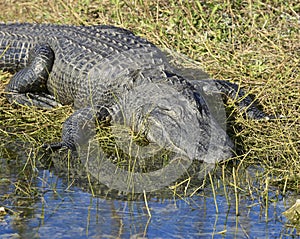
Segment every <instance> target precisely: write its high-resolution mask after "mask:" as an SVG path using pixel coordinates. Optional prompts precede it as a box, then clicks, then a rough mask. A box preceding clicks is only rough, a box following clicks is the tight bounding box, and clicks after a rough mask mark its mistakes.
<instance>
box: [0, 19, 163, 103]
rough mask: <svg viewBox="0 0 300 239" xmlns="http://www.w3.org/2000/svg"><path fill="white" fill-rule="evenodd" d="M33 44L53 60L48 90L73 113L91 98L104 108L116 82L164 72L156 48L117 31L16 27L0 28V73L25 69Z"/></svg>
mask: <svg viewBox="0 0 300 239" xmlns="http://www.w3.org/2000/svg"><path fill="white" fill-rule="evenodd" d="M38 44H48V45H49V46H50V48H51V49H52V50H53V52H54V56H55V59H54V64H53V66H52V71H51V73H50V76H49V79H48V81H47V89H48V90H49V92H50V93H51V94H52V95H55V97H56V99H57V100H58V101H59V102H61V103H63V104H70V103H73V104H74V106H75V108H80V107H83V106H84V105H88V104H90V103H89V101H90V100H91V98H92V100H93V101H94V102H93V103H95V101H96V102H97V104H102V105H103V104H109V102H111V98H110V97H107V92H108V91H110V92H115V93H116V92H120V91H122V90H123V88H122V87H123V84H120V83H121V82H120V78H121V77H122V79H125V80H126V79H129V78H132V77H126V76H128V75H130V74H132V72H134V71H137V70H143V69H145V68H152V69H163V68H165V67H166V60H165V59H164V55H163V54H162V52H161V51H160V50H159V49H158V48H157V47H155V46H154V45H153V44H151V43H150V42H148V41H146V40H144V39H142V38H140V37H138V36H135V35H134V34H133V33H132V32H130V31H128V30H125V29H122V28H117V27H113V26H66V25H49V24H42V25H35V24H30V23H20V24H0V52H2V53H1V57H0V68H1V69H4V70H9V71H11V72H17V71H18V70H20V69H22V68H24V67H26V66H27V65H28V64H29V63H30V59H29V58H30V57H29V55H30V51H31V49H33V48H34V47H35V46H36V45H38ZM120 93H122V92H120ZM110 95H111V94H110Z"/></svg>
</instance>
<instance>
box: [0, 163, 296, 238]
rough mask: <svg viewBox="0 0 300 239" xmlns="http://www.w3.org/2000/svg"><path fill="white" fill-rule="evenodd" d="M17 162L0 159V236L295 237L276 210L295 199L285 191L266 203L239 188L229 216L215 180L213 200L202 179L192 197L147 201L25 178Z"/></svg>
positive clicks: (49, 177)
mask: <svg viewBox="0 0 300 239" xmlns="http://www.w3.org/2000/svg"><path fill="white" fill-rule="evenodd" d="M22 161H23V160H18V158H17V159H9V158H2V159H1V169H0V207H5V208H6V211H7V212H8V213H7V214H6V215H1V216H0V238H290V237H297V236H296V231H295V230H294V229H293V228H292V227H289V226H288V223H287V220H286V218H285V217H284V216H283V215H282V212H283V211H285V210H286V209H287V208H288V207H290V206H291V205H292V204H293V203H294V202H295V200H296V199H295V198H294V197H292V196H291V195H287V196H285V197H282V196H280V195H278V194H277V193H276V189H274V190H273V191H272V190H270V191H269V201H268V202H265V201H263V200H262V199H261V198H260V196H259V193H257V192H254V191H253V194H252V195H247V194H245V195H243V193H239V196H238V197H239V205H238V210H239V216H236V197H235V196H236V194H235V193H234V189H233V188H232V187H229V186H226V187H225V188H224V186H223V185H222V183H220V181H218V179H217V178H215V179H214V180H215V182H214V189H215V190H216V191H215V195H217V196H216V198H215V199H214V193H213V191H212V187H211V185H210V184H208V185H207V186H206V187H205V188H204V189H203V190H200V191H199V192H197V193H196V194H195V195H194V196H192V197H187V198H184V197H183V198H179V197H169V198H167V199H166V198H165V199H164V198H159V197H152V198H148V199H147V203H148V205H147V204H146V202H145V200H144V199H143V197H141V199H137V200H121V199H112V198H111V197H107V196H96V197H94V196H92V193H91V192H90V191H87V190H85V189H81V188H80V187H79V186H76V183H74V182H71V181H68V179H67V178H66V177H63V176H57V175H56V174H55V173H53V172H52V171H49V170H47V169H39V170H38V171H37V172H36V175H35V176H34V177H32V174H33V173H31V177H28V176H27V175H28V174H27V172H26V170H25V171H23V172H22V168H23V167H24V164H23V163H24V162H22ZM27 163H30V161H27ZM28 184H30V185H31V187H32V188H34V189H35V190H36V193H39V196H38V197H34V193H35V192H34V191H29V190H27V189H26V187H25V185H28ZM224 189H225V190H224ZM242 191H243V190H240V192H242ZM30 195H31V196H30ZM28 198H35V199H30V200H29V199H28ZM216 204H217V206H216ZM266 205H267V207H266ZM148 209H149V211H148ZM149 213H150V214H151V217H150V215H149Z"/></svg>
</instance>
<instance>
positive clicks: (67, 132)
mask: <svg viewBox="0 0 300 239" xmlns="http://www.w3.org/2000/svg"><path fill="white" fill-rule="evenodd" d="M97 120H98V122H107V123H108V122H109V120H110V114H109V112H108V110H107V108H105V107H98V108H96V109H93V108H91V107H87V108H83V109H80V110H77V111H76V112H75V113H74V114H72V115H71V116H70V117H69V118H68V119H67V120H66V121H65V122H64V124H63V129H62V141H61V142H58V143H52V144H49V145H48V144H45V145H44V148H48V149H52V150H57V149H60V148H64V147H65V148H68V149H71V150H72V151H73V152H75V151H76V150H77V147H78V146H80V145H84V144H86V143H87V142H88V140H89V139H90V138H92V136H94V135H95V133H96V130H95V129H96V121H97Z"/></svg>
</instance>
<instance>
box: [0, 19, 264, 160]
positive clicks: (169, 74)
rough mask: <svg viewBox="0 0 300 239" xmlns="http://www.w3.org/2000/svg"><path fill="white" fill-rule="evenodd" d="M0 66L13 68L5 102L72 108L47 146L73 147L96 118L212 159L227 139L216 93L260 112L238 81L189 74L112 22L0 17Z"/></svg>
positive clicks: (223, 154)
mask: <svg viewBox="0 0 300 239" xmlns="http://www.w3.org/2000/svg"><path fill="white" fill-rule="evenodd" d="M0 68H1V69H3V70H7V71H10V72H13V73H15V75H14V76H13V78H12V79H11V81H10V82H9V84H8V85H7V87H6V93H7V94H6V96H7V99H8V100H9V101H10V102H17V103H19V104H24V105H32V106H37V107H45V108H52V107H55V106H58V105H60V104H63V105H64V104H72V105H73V106H74V108H75V109H76V111H75V113H74V114H73V115H71V116H70V117H69V118H68V119H67V120H66V122H65V123H64V125H63V132H62V141H61V142H59V143H54V144H50V147H52V148H53V149H57V148H60V147H63V146H65V147H68V148H70V149H75V148H76V144H77V143H80V140H82V139H85V140H88V138H89V134H88V133H87V137H85V136H84V135H83V134H84V132H88V131H89V127H93V125H94V122H95V119H98V120H100V121H103V120H106V121H107V120H109V124H111V125H114V124H126V126H127V127H130V128H131V130H133V131H136V132H140V131H143V133H144V134H145V137H146V138H147V140H148V142H150V143H151V142H153V143H155V144H156V145H159V146H161V147H165V148H167V149H169V150H173V151H174V152H180V154H184V155H186V156H187V157H188V158H190V159H198V160H200V161H204V162H218V161H221V160H223V159H226V158H228V157H230V155H231V153H232V144H231V142H230V139H229V138H228V137H227V135H226V132H225V129H224V127H223V126H222V125H221V124H222V122H221V121H222V120H218V119H217V118H218V117H217V116H216V115H215V114H217V113H216V112H218V111H214V110H213V109H212V108H214V107H216V106H217V107H220V108H222V107H223V105H221V104H222V103H221V102H219V101H218V100H215V99H218V97H217V96H216V95H218V94H221V95H226V96H228V97H231V98H236V99H238V102H239V107H240V108H245V109H246V113H247V114H248V116H249V117H251V118H254V119H260V118H266V117H268V116H267V115H266V114H265V113H263V112H261V111H260V110H258V109H257V108H256V107H255V106H254V105H253V104H252V103H253V102H252V100H251V99H250V98H249V97H245V95H244V93H243V92H242V91H241V90H240V89H239V87H238V85H236V84H233V83H229V82H226V81H221V80H212V79H209V77H208V76H207V75H206V74H205V73H203V72H202V73H201V74H202V75H199V79H197V77H189V75H188V72H189V70H188V69H179V68H176V67H175V66H173V65H172V64H170V62H169V60H168V59H167V57H166V55H165V53H163V52H162V51H161V50H160V49H159V48H157V47H156V46H154V45H153V44H152V43H150V42H148V41H147V40H145V39H143V38H140V37H138V36H135V35H134V34H133V33H132V32H130V31H128V30H125V29H121V28H117V27H113V26H64V25H47V24H43V25H38V24H37V25H35V24H27V23H18V24H17V23H16V24H4V23H2V24H0ZM199 72H201V71H199ZM203 78H205V79H203ZM224 120H225V119H224ZM145 121H147V123H146V125H147V129H146V126H145ZM209 147H211V148H209ZM211 149H213V150H211Z"/></svg>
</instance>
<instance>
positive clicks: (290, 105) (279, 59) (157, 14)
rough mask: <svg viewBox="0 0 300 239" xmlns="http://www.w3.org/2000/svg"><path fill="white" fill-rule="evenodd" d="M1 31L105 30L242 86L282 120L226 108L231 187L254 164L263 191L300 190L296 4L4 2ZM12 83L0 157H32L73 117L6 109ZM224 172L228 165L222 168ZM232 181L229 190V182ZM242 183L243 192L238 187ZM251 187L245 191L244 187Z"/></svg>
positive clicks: (1, 111)
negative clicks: (5, 26) (15, 153)
mask: <svg viewBox="0 0 300 239" xmlns="http://www.w3.org/2000/svg"><path fill="white" fill-rule="evenodd" d="M0 9H6V11H2V13H1V16H0V21H3V22H14V21H18V22H36V23H45V22H47V23H57V24H77V25H79V24H83V25H91V24H111V25H116V26H120V27H124V28H127V29H130V30H132V31H133V32H135V33H136V34H138V35H140V36H143V37H145V38H147V39H148V40H150V41H152V42H153V43H155V44H156V45H159V46H160V47H162V48H168V49H172V50H174V51H177V52H180V53H183V54H185V55H187V56H188V57H189V58H191V59H193V60H195V61H197V62H199V63H200V65H201V68H202V69H204V70H205V71H206V72H208V73H209V74H210V75H211V76H212V77H213V78H217V79H226V80H229V81H231V82H236V83H239V84H240V85H241V86H242V87H243V88H244V89H245V90H246V91H247V92H249V93H250V94H251V95H253V96H254V98H255V100H256V102H257V103H258V104H259V105H260V106H261V107H262V109H263V110H264V111H265V112H267V113H269V114H275V115H283V116H284V117H283V118H280V119H274V120H270V121H252V120H248V119H245V118H244V117H243V116H242V114H240V113H239V112H238V111H237V110H236V108H235V107H234V104H233V103H234V102H229V109H230V110H232V115H230V117H229V120H228V123H229V125H230V130H231V135H232V139H233V140H234V142H235V143H236V146H237V148H238V149H239V152H238V153H239V154H238V156H236V158H237V159H238V160H237V161H236V162H237V164H236V165H235V166H234V170H232V168H230V169H224V171H226V170H230V171H229V172H228V171H226V175H231V176H230V177H228V179H227V180H228V183H229V185H233V184H234V185H236V184H238V183H239V182H237V181H239V180H242V179H244V178H245V177H244V176H242V175H239V169H240V168H241V167H247V166H249V165H253V164H255V165H257V164H259V165H261V166H262V168H263V169H264V170H263V171H261V172H260V173H259V174H257V176H259V178H260V179H261V182H262V184H263V185H265V187H266V188H267V186H269V185H278V186H279V188H280V190H282V192H283V193H285V192H286V190H287V189H292V190H296V191H299V190H300V163H299V160H300V157H299V152H300V133H299V132H300V108H299V105H300V77H299V65H300V63H299V58H300V57H299V56H300V32H299V21H300V18H299V12H300V4H299V3H297V1H291V0H288V1H283V0H275V1H234V2H230V1H225V0H223V1H222V0H216V1H175V0H168V1H167V0H162V1H150V0H135V1H118V0H111V1H108V0H103V1H100V0H96V1H88V0H80V1H68V3H66V1H62V0H60V1H57V2H55V3H54V2H53V1H50V0H49V1H39V0H35V1H26V0H22V1H18V4H16V2H15V1H4V2H1V3H0ZM10 77H11V75H10V74H8V73H5V72H2V73H1V75H0V93H1V97H0V122H1V123H0V157H1V155H10V154H11V149H12V148H18V149H19V150H22V151H25V152H26V155H32V147H34V150H39V147H40V146H41V145H42V144H43V143H44V142H53V141H57V140H59V138H60V134H61V126H62V122H63V121H64V120H65V119H66V118H67V117H68V115H70V113H71V112H72V109H71V108H70V107H69V106H64V107H60V108H56V109H52V110H41V109H36V108H30V107H26V106H18V107H16V106H12V105H10V104H9V103H8V102H7V100H6V99H5V97H4V87H5V84H6V83H7V82H8V80H9V79H10ZM225 164H226V162H225ZM231 180H232V181H231ZM242 184H243V183H242ZM248 185H249V186H252V184H251V185H250V183H249V184H248Z"/></svg>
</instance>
